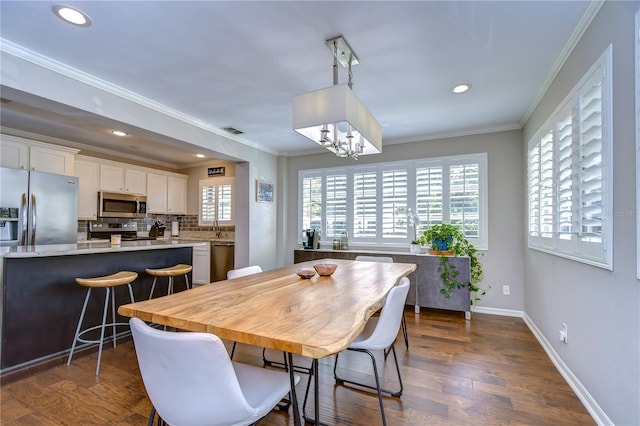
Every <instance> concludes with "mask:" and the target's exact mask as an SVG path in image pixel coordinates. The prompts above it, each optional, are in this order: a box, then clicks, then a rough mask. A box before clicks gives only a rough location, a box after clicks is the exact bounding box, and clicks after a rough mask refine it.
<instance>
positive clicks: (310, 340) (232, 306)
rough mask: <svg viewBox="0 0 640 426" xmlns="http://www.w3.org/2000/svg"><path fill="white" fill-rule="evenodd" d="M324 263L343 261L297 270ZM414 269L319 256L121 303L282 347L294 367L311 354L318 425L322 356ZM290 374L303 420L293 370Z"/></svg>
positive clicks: (128, 309)
mask: <svg viewBox="0 0 640 426" xmlns="http://www.w3.org/2000/svg"><path fill="white" fill-rule="evenodd" d="M318 263H335V264H337V265H338V266H337V268H336V270H335V272H334V273H333V274H332V275H331V276H319V275H318V274H316V275H314V276H313V277H312V278H310V279H303V278H300V277H299V276H298V275H297V274H296V271H299V270H304V269H311V270H313V265H315V264H318ZM415 269H416V265H415V264H411V263H380V262H361V261H353V260H341V259H323V260H315V261H310V262H304V263H297V264H293V265H288V266H284V267H282V268H277V269H273V270H269V271H265V272H261V273H258V274H254V275H249V276H245V277H240V278H235V279H233V280H225V281H218V282H215V283H211V284H209V285H204V286H200V287H197V288H193V289H191V290H187V291H182V292H179V293H174V294H171V295H168V296H164V297H159V298H156V299H151V300H145V301H142V302H136V303H132V304H127V305H122V306H120V307H119V308H118V313H119V314H120V315H124V316H128V317H137V318H140V319H141V320H143V321H147V322H152V323H156V324H160V325H165V326H169V327H175V328H177V329H180V330H186V331H195V332H205V333H213V334H215V335H217V336H218V337H220V338H223V339H228V340H232V341H235V342H240V343H245V344H249V345H255V346H259V347H264V348H270V349H276V350H280V351H283V352H285V353H287V356H288V360H289V365H293V363H292V354H297V355H303V356H307V357H310V358H312V371H315V372H316V373H315V374H314V389H315V395H314V397H315V416H314V418H313V419H309V418H308V417H306V414H305V420H307V421H310V422H312V423H316V424H319V400H318V386H319V385H318V374H317V371H318V370H317V368H318V359H320V358H324V357H327V356H329V355H333V354H336V353H339V352H341V351H343V350H345V349H346V348H347V347H348V346H349V344H350V343H351V342H352V341H353V340H354V339H355V338H356V337H357V336H358V335H359V334H360V332H361V331H362V330H363V328H364V326H365V324H366V322H367V320H368V319H369V318H370V317H371V316H372V315H373V314H374V313H375V312H377V311H378V310H380V308H382V306H383V304H384V301H385V299H386V295H387V293H388V292H389V290H391V288H393V287H394V286H395V285H397V284H398V282H399V281H400V279H401V278H402V277H404V276H407V275H409V274H410V273H412V272H413V271H415ZM289 372H290V377H291V387H292V392H291V397H292V407H293V414H294V422H295V424H296V425H298V424H300V414H299V410H298V404H297V397H296V392H295V385H294V384H295V383H294V373H293V368H289Z"/></svg>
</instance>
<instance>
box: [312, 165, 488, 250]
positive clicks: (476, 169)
mask: <svg viewBox="0 0 640 426" xmlns="http://www.w3.org/2000/svg"><path fill="white" fill-rule="evenodd" d="M486 176H487V154H486V153H482V154H471V155H463V156H455V157H441V158H432V159H425V160H411V161H400V162H393V163H382V164H374V165H366V166H350V167H345V168H340V169H335V168H334V169H322V170H304V171H300V173H299V179H300V181H299V182H300V186H299V188H300V192H299V203H300V208H299V212H300V216H299V224H300V227H301V229H308V228H315V229H317V230H319V231H320V235H321V240H322V242H324V243H325V244H329V243H331V240H332V239H333V238H336V237H339V236H340V234H341V233H342V232H343V231H345V232H347V234H348V235H349V241H350V242H351V243H354V244H359V245H363V246H366V245H385V246H394V245H397V246H400V245H402V246H406V245H407V244H408V243H409V242H410V241H411V240H413V239H415V236H414V235H412V234H413V226H408V224H407V222H408V218H407V213H406V211H407V209H411V211H413V212H415V213H416V214H417V216H418V218H419V220H420V224H419V225H418V227H417V231H418V233H421V232H422V231H423V230H425V229H427V228H429V227H430V226H432V225H435V224H440V223H443V222H451V223H455V224H458V225H459V226H460V228H461V229H462V230H463V231H464V233H465V235H467V237H468V238H469V239H470V241H473V242H474V244H475V245H476V247H478V248H481V249H486V248H487V225H486V223H487V217H486V199H485V197H486V182H487V178H486Z"/></svg>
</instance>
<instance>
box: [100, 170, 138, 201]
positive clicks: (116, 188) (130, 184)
mask: <svg viewBox="0 0 640 426" xmlns="http://www.w3.org/2000/svg"><path fill="white" fill-rule="evenodd" d="M100 190H101V191H108V192H124V193H127V194H136V195H146V194H147V173H146V172H145V171H144V170H141V169H134V168H128V167H125V166H122V165H118V164H100Z"/></svg>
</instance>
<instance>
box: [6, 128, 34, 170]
mask: <svg viewBox="0 0 640 426" xmlns="http://www.w3.org/2000/svg"><path fill="white" fill-rule="evenodd" d="M0 166H2V167H9V168H12V169H23V170H25V169H28V168H29V145H26V144H24V143H20V142H16V141H13V140H11V139H9V138H8V137H7V136H5V135H3V136H2V139H1V140H0Z"/></svg>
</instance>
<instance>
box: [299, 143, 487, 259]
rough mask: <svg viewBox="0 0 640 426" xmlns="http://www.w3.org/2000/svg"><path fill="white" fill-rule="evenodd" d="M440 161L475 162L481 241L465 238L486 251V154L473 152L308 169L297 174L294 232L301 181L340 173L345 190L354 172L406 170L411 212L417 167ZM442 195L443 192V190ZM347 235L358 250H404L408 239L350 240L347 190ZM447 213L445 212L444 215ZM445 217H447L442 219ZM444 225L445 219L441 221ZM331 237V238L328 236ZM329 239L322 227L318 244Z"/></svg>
mask: <svg viewBox="0 0 640 426" xmlns="http://www.w3.org/2000/svg"><path fill="white" fill-rule="evenodd" d="M443 162H446V164H447V165H449V164H453V165H455V164H466V163H469V162H477V163H478V164H479V168H480V174H479V177H478V178H479V188H478V191H479V193H480V197H479V206H478V210H479V211H478V214H479V216H480V220H479V224H478V226H479V235H480V237H481V238H479V239H472V238H470V239H469V242H471V243H472V244H473V245H474V246H475V247H476V248H477V249H478V250H488V248H489V236H488V235H489V227H488V199H489V198H488V197H489V196H488V155H487V153H486V152H484V153H474V154H464V155H455V156H446V157H434V158H425V159H419V160H408V161H394V162H386V163H377V164H368V165H362V166H346V167H332V168H326V169H310V170H300V171H299V172H298V206H299V209H298V210H299V213H298V229H299V230H301V231H302V229H303V218H302V203H303V193H302V183H303V180H304V179H305V178H309V177H322V179H323V185H324V179H325V177H326V176H327V175H331V174H336V173H342V174H346V175H347V187H348V188H352V187H353V175H354V173H358V172H361V171H367V170H375V171H377V173H378V175H381V172H382V170H389V169H394V168H402V167H404V168H406V169H407V174H408V185H409V191H408V197H407V204H408V205H409V206H410V207H411V208H412V209H413V211H415V172H416V168H417V167H423V166H425V165H430V164H433V165H442V164H443ZM378 191H379V194H378V196H379V198H378V199H381V198H380V197H381V194H380V191H381V186H380V185H378ZM443 193H447V192H445V191H444V188H443ZM325 202H326V199H325V194H324V190H323V191H322V205H323V209H322V217H321V223H322V224H324V223H325V222H326V220H325V219H326V218H325V208H324V206H325ZM347 206H348V207H347V232H348V233H349V243H350V244H351V245H355V246H360V247H389V248H400V247H402V248H404V247H406V246H407V244H408V243H409V241H410V240H411V239H412V238H408V237H407V238H385V239H382V238H380V239H378V238H362V237H361V238H354V237H353V235H354V234H353V210H352V209H353V191H350V190H348V191H347ZM447 214H448V212H447ZM445 217H447V218H448V216H445ZM443 221H445V222H446V219H443ZM377 223H381V212H378V221H377ZM331 238H333V237H331ZM331 238H327V237H326V235H324V227H323V226H322V227H321V242H322V243H323V244H328V245H330V244H331V242H332V241H331ZM297 240H298V244H301V243H302V232H300V233H299V234H298V238H297Z"/></svg>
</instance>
